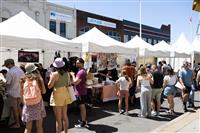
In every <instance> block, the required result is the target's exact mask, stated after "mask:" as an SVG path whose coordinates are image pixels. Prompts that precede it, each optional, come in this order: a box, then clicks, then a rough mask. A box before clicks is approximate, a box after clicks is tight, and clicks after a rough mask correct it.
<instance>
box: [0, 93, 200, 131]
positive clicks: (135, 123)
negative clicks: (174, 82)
mask: <svg viewBox="0 0 200 133" xmlns="http://www.w3.org/2000/svg"><path fill="white" fill-rule="evenodd" d="M199 96H200V92H199V91H198V92H196V93H195V105H196V106H197V107H199V106H200V98H199ZM167 109H168V104H167V101H166V99H165V101H164V102H163V104H162V108H161V112H160V116H159V117H151V118H139V117H138V116H137V115H138V113H139V112H140V106H139V99H137V100H136V102H135V104H134V105H132V106H130V107H129V110H130V111H129V113H130V115H129V116H125V115H121V114H119V113H118V109H117V101H110V102H105V103H98V104H96V105H94V106H93V107H92V108H89V107H88V108H87V118H88V123H89V124H88V126H89V127H88V128H74V125H75V124H77V120H78V119H80V114H79V110H78V108H76V107H73V108H70V109H69V110H68V116H69V130H68V131H69V132H71V133H79V132H84V133H88V132H96V133H111V132H121V133H124V132H131V133H134V132H135V133H136V132H137V133H140V132H141V133H146V132H150V131H152V130H153V129H155V128H157V127H159V126H161V125H163V124H165V123H167V122H169V121H171V120H173V119H175V118H177V117H179V116H180V115H182V114H183V109H182V103H181V99H180V97H176V98H175V112H176V114H175V115H173V116H172V115H169V114H167V113H166V111H167ZM189 111H191V112H194V111H195V110H193V109H189ZM46 112H47V117H46V118H45V119H44V133H55V118H54V115H53V111H52V109H51V108H50V107H47V108H46ZM23 130H24V128H20V129H9V128H8V127H0V132H1V133H22V132H23ZM32 132H33V133H35V132H36V130H35V128H34V127H33V130H32Z"/></svg>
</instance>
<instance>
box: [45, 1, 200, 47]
mask: <svg viewBox="0 0 200 133" xmlns="http://www.w3.org/2000/svg"><path fill="white" fill-rule="evenodd" d="M48 1H49V2H52V3H56V4H60V5H64V6H69V7H75V8H77V9H80V10H84V11H88V12H92V13H95V14H99V15H103V16H107V17H111V18H115V19H119V20H122V19H126V20H130V21H133V22H137V23H139V22H140V15H139V0H48ZM199 14H200V13H198V12H195V11H192V0H141V22H142V24H145V25H148V26H152V27H156V28H160V26H161V25H162V24H166V25H168V24H171V42H172V43H173V42H174V41H175V40H176V39H177V38H178V37H179V35H180V34H181V33H182V32H183V33H184V34H185V35H186V37H187V39H188V40H189V41H190V42H191V41H192V40H193V39H194V38H195V37H196V30H197V25H198V21H199V20H200V15H199ZM190 18H192V22H190Z"/></svg>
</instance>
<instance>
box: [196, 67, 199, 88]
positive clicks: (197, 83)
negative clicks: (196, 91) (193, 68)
mask: <svg viewBox="0 0 200 133" xmlns="http://www.w3.org/2000/svg"><path fill="white" fill-rule="evenodd" d="M199 80H200V71H198V73H197V78H196V85H197V86H199Z"/></svg>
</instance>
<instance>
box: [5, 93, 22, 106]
mask: <svg viewBox="0 0 200 133" xmlns="http://www.w3.org/2000/svg"><path fill="white" fill-rule="evenodd" d="M8 103H9V104H10V107H13V108H21V103H22V99H21V98H20V97H13V96H10V95H8Z"/></svg>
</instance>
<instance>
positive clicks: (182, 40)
mask: <svg viewBox="0 0 200 133" xmlns="http://www.w3.org/2000/svg"><path fill="white" fill-rule="evenodd" d="M172 47H173V48H174V49H175V51H176V52H179V53H186V54H188V55H189V56H190V54H191V53H192V52H193V51H195V50H194V49H193V47H192V45H191V43H190V42H189V41H188V40H187V38H186V37H185V35H184V33H181V35H180V36H179V38H178V39H177V40H176V41H175V43H173V44H172Z"/></svg>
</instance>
